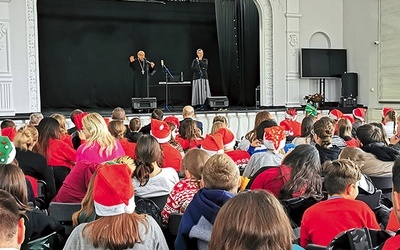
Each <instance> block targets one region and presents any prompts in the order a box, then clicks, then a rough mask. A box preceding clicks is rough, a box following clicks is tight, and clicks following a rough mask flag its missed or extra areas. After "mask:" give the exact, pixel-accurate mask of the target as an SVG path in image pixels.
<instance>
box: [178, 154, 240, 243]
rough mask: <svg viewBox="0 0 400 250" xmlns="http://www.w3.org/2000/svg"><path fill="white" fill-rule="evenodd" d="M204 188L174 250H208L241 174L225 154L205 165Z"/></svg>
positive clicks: (183, 223) (190, 208) (184, 221)
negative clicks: (221, 210) (214, 225)
mask: <svg viewBox="0 0 400 250" xmlns="http://www.w3.org/2000/svg"><path fill="white" fill-rule="evenodd" d="M201 181H202V185H203V186H204V188H202V189H200V190H199V191H198V192H197V193H196V194H195V196H194V197H193V200H192V201H191V202H190V204H189V206H188V207H187V209H186V211H185V213H184V214H183V217H182V220H181V224H180V226H179V231H178V236H177V238H176V240H175V249H177V250H181V249H194V248H197V247H198V248H199V249H207V244H208V241H209V240H210V238H211V232H212V227H213V224H214V221H215V218H216V216H217V214H218V212H219V210H220V208H221V207H222V205H224V204H225V202H227V201H228V200H229V199H230V198H232V197H233V196H234V195H235V194H236V192H237V189H238V186H239V170H238V168H237V166H236V165H235V163H234V162H233V161H232V159H231V158H230V157H229V156H227V155H225V154H216V155H213V156H211V158H210V159H209V160H208V161H207V162H206V163H205V165H204V168H203V174H202V180H201Z"/></svg>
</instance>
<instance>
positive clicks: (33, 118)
mask: <svg viewBox="0 0 400 250" xmlns="http://www.w3.org/2000/svg"><path fill="white" fill-rule="evenodd" d="M42 119H43V115H42V114H41V113H33V114H31V115H30V116H29V125H32V126H36V125H38V124H39V122H40V120H42Z"/></svg>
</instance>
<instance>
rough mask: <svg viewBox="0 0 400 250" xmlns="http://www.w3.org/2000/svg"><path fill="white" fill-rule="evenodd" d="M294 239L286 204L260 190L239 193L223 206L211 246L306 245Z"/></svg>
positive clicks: (287, 249)
mask: <svg viewBox="0 0 400 250" xmlns="http://www.w3.org/2000/svg"><path fill="white" fill-rule="evenodd" d="M260 211H262V212H260ZM233 216H234V219H233ZM292 241H293V231H292V227H291V225H290V221H289V218H288V217H287V215H286V213H285V210H284V209H283V207H282V205H281V204H280V203H279V201H278V200H277V199H276V198H275V197H274V196H273V195H272V194H270V193H268V192H266V191H263V190H257V191H248V192H242V193H239V194H238V195H236V196H235V197H233V198H232V199H230V200H229V201H228V202H226V203H225V204H224V206H222V208H221V210H220V211H219V213H218V215H217V218H216V219H215V222H214V227H213V230H212V235H211V240H210V242H209V244H208V247H209V248H208V249H210V250H224V249H226V250H230V249H252V250H261V249H271V250H275V249H281V250H291V249H303V248H301V247H300V246H298V245H292Z"/></svg>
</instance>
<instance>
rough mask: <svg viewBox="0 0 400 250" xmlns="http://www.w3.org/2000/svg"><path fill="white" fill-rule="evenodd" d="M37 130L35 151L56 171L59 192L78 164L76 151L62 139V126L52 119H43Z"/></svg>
mask: <svg viewBox="0 0 400 250" xmlns="http://www.w3.org/2000/svg"><path fill="white" fill-rule="evenodd" d="M37 130H38V131H39V139H38V142H37V144H36V145H35V147H34V148H33V150H34V151H35V152H37V153H39V154H41V155H43V156H44V157H46V160H47V165H48V166H52V167H53V170H54V179H55V183H56V188H57V190H58V189H59V188H60V187H61V185H62V183H63V181H64V179H65V177H66V176H67V175H68V173H69V172H70V171H71V168H72V167H73V166H74V165H75V162H76V151H75V149H73V148H72V147H70V146H69V145H68V144H67V143H65V142H63V141H62V140H61V139H60V124H59V123H58V121H57V120H56V119H54V118H52V117H45V118H43V119H42V120H41V121H40V123H39V125H38V127H37Z"/></svg>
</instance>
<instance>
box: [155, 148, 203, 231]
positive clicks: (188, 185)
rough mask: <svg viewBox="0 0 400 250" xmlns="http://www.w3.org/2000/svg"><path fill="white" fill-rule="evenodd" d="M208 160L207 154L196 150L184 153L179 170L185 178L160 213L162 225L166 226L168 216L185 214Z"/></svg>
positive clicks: (176, 185) (172, 192) (198, 186)
mask: <svg viewBox="0 0 400 250" xmlns="http://www.w3.org/2000/svg"><path fill="white" fill-rule="evenodd" d="M209 158H210V156H209V154H207V153H206V152H205V151H204V150H201V149H197V148H195V149H191V150H189V151H188V152H187V153H186V155H185V157H184V158H183V162H182V169H181V172H182V173H181V174H182V175H183V176H185V178H184V179H183V180H181V181H179V182H178V183H176V184H175V186H174V188H173V189H172V191H171V193H170V194H169V196H168V199H167V203H166V204H165V206H164V209H163V210H162V212H161V215H162V219H163V223H164V224H168V219H169V215H170V214H173V213H176V214H183V213H184V212H185V210H186V208H187V206H188V205H189V203H190V202H191V201H192V199H193V196H194V195H195V194H196V193H197V191H198V190H199V189H200V180H201V175H202V172H203V167H204V164H205V163H206V161H207V160H208V159H209Z"/></svg>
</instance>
